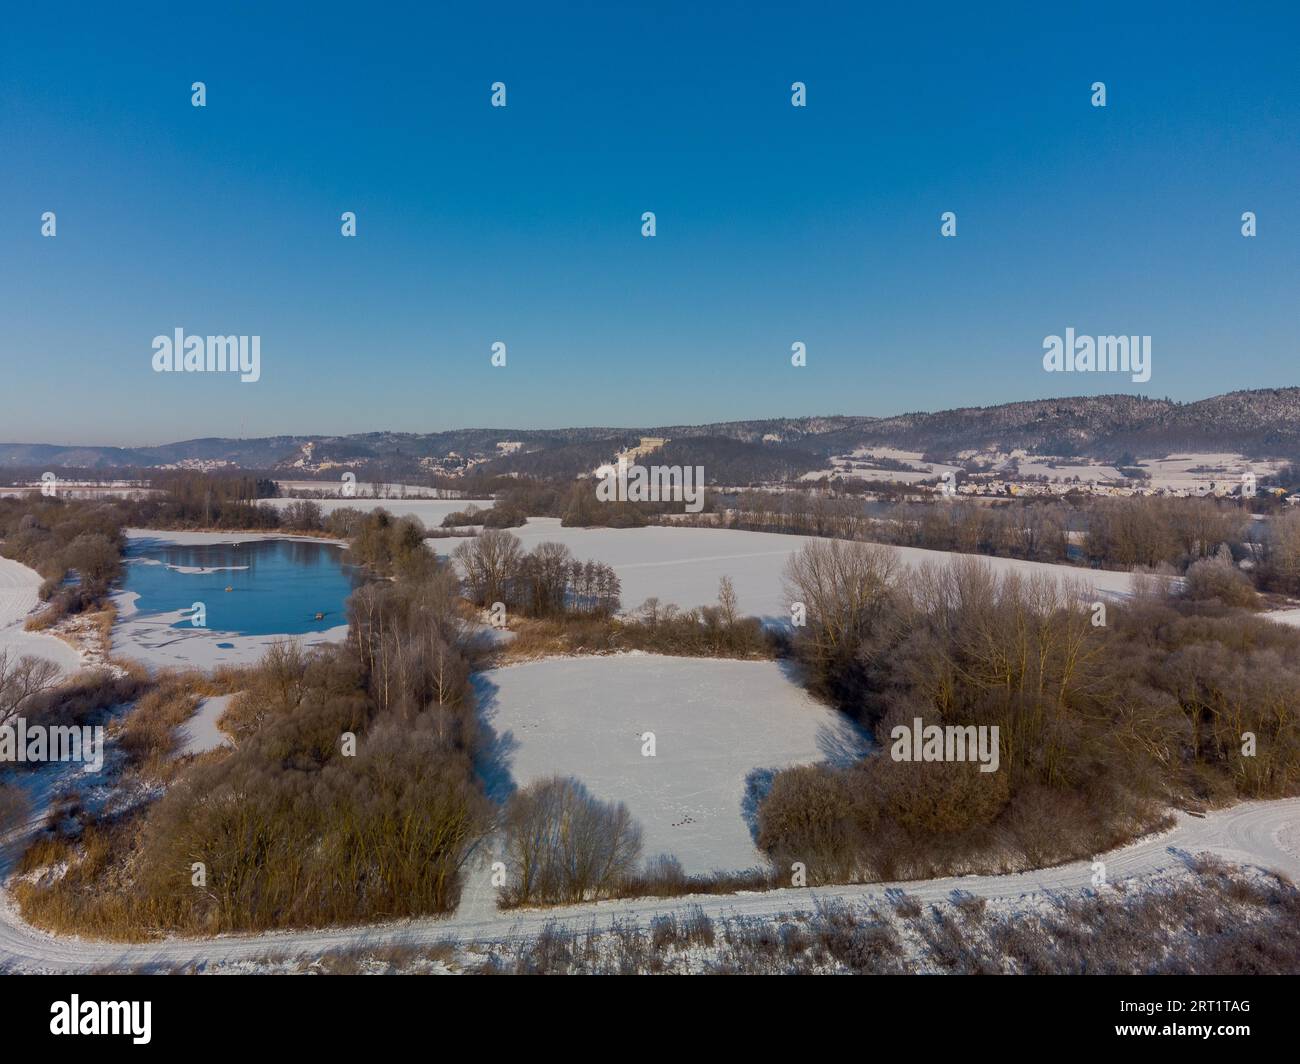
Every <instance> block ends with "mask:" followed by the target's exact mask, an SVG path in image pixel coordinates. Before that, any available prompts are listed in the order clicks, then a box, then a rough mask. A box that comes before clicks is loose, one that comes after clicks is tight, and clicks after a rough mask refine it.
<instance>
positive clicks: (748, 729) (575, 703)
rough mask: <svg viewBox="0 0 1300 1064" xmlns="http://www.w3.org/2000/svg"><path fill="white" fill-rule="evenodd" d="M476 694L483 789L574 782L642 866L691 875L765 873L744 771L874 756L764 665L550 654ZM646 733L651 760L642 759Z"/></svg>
mask: <svg viewBox="0 0 1300 1064" xmlns="http://www.w3.org/2000/svg"><path fill="white" fill-rule="evenodd" d="M476 685H477V687H478V691H479V704H480V711H481V713H482V717H483V720H484V722H485V723H486V724H487V726H488V727H489V728H490V729H491V731H492V732H493V733H494V735H495V742H494V743H493V757H492V760H491V763H490V764H485V765H484V766H483V768H482V771H483V773H484V775H485V778H486V779H487V782H488V788H489V792H490V793H492V794H494V795H495V796H500V797H504V795H505V794H508V793H509V791H510V789H511V787H512V786H514V787H522V786H525V785H526V784H528V783H531V782H532V781H534V780H537V779H544V778H546V777H548V776H554V775H560V776H576V777H577V778H578V779H580V780H581V781H582V782H583V783H584V784H586V786H587V789H588V790H590V791H591V793H592V794H593V795H595V796H596V797H597V798H599V799H601V800H602V801H621V802H625V803H626V804H627V807H628V809H629V810H630V811H631V813H632V815H633V817H635V818H636V819H637V820H638V821H639V822H640V824H641V826H642V828H643V829H644V831H645V854H646V856H653V855H655V854H658V853H670V854H672V855H673V856H674V857H676V858H677V859H678V860H679V861H681V863H682V866H683V867H684V868H685V869H686V871H687V872H688V873H697V872H709V871H713V870H720V871H740V870H743V869H746V868H751V867H754V866H756V865H759V864H761V863H762V857H761V855H760V853H759V851H758V849H757V848H756V847H755V845H754V841H753V838H752V837H751V834H750V829H749V826H748V824H747V821H746V780H747V778H748V777H749V776H750V774H751V773H759V774H761V773H762V772H763V770H770V769H776V768H782V767H785V766H788V765H794V764H803V763H808V762H813V761H824V760H843V759H856V758H858V757H860V756H861V755H862V754H863V753H864V752H865V750H866V748H867V746H868V740H867V739H866V738H865V737H864V736H863V735H862V733H860V732H859V731H858V730H857V729H856V728H854V726H853V725H852V724H851V723H850V722H849V721H848V719H847V718H846V717H844V716H843V714H839V713H835V712H834V711H833V710H831V709H829V708H827V707H826V706H822V705H819V704H818V703H816V702H814V701H813V700H812V699H811V698H809V697H808V695H807V694H806V693H805V692H804V690H803V689H802V688H801V687H799V686H798V684H797V683H796V682H795V680H794V679H792V678H791V677H790V676H789V675H788V674H787V673H786V671H785V670H784V669H783V667H782V666H781V665H780V664H778V663H776V662H771V661H726V660H716V659H710V658H670V657H661V656H659V655H654V654H620V655H617V656H614V657H588V658H551V659H548V660H544V661H535V662H529V663H526V664H523V665H512V666H509V667H507V668H502V669H493V670H491V671H489V672H486V673H482V674H480V675H479V676H478V677H476ZM647 732H650V733H653V736H654V743H655V755H654V756H653V757H646V756H644V755H643V753H642V749H643V745H644V742H645V740H644V739H643V738H642V736H643V735H645V733H647ZM755 778H756V780H757V778H758V777H757V776H756V777H755Z"/></svg>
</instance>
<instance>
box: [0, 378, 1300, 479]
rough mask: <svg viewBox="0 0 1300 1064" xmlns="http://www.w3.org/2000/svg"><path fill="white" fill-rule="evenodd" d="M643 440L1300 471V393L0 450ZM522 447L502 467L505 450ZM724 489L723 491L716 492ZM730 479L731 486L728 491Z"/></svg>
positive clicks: (507, 469) (371, 460) (12, 454)
mask: <svg viewBox="0 0 1300 1064" xmlns="http://www.w3.org/2000/svg"><path fill="white" fill-rule="evenodd" d="M640 436H662V437H666V438H668V439H669V440H670V441H672V445H670V448H669V450H668V451H667V452H666V457H671V459H672V460H673V461H679V462H680V461H691V462H699V461H709V460H710V459H712V460H713V461H714V462H716V463H719V464H723V465H725V466H727V467H730V468H734V469H735V470H736V472H737V475H739V474H740V473H741V472H744V471H751V472H755V473H757V474H758V475H759V477H760V478H762V477H764V476H767V475H768V474H770V475H771V476H772V477H785V476H792V475H798V473H799V472H800V471H806V470H808V469H814V468H820V467H822V466H824V460H825V459H826V458H827V457H828V456H830V455H832V454H842V453H845V452H847V451H851V450H852V449H853V448H855V447H859V446H879V447H897V448H901V449H904V450H911V451H921V452H926V453H931V454H936V455H937V454H944V455H951V454H954V453H956V452H958V451H964V450H999V451H1010V450H1016V449H1024V450H1027V451H1029V452H1031V453H1039V454H1051V455H1080V456H1088V457H1095V458H1102V459H1107V460H1113V459H1115V458H1117V457H1119V456H1121V455H1126V454H1131V455H1134V456H1136V457H1160V456H1163V455H1166V454H1170V453H1177V452H1189V451H1190V452H1195V451H1232V452H1238V453H1241V454H1245V455H1247V456H1249V457H1254V458H1287V459H1293V460H1294V459H1300V388H1264V389H1254V390H1249V391H1237V392H1229V393H1227V394H1226V395H1217V396H1213V397H1211V398H1208V399H1201V400H1197V401H1195V402H1191V403H1175V402H1172V401H1170V400H1168V399H1152V398H1148V397H1145V396H1134V395H1099V396H1076V397H1067V398H1060V399H1035V400H1030V401H1027V402H1017V403H1003V404H1000V405H998V406H986V407H961V408H958V409H955V410H942V411H937V412H933V413H926V412H915V413H907V414H898V415H895V416H892V417H880V418H876V417H854V416H831V417H794V418H764V419H755V420H750V421H726V422H718V423H714V424H707V425H658V426H648V427H645V428H635V427H627V428H617V427H588V428H570V429H518V428H512V429H486V428H485V429H457V430H452V431H445V432H431V433H401V432H368V433H360V434H356V435H350V436H268V437H262V438H258V439H225V438H219V437H208V438H204V439H195V440H183V441H180V442H177V443H168V444H161V445H159V446H155V447H84V446H83V447H74V446H58V445H54V444H26V443H4V444H0V466H5V467H11V468H12V467H23V468H33V467H43V466H51V467H59V468H76V469H88V470H97V471H107V470H114V469H131V468H159V467H165V466H175V465H178V464H181V463H229V464H230V465H232V466H235V467H239V468H242V469H257V470H272V471H276V472H277V473H280V474H282V475H286V476H288V475H291V474H292V473H293V471H294V470H299V471H300V472H302V473H303V474H304V475H307V476H310V475H311V474H312V473H313V472H315V471H319V470H320V469H322V468H326V469H328V468H333V467H335V466H339V465H346V466H349V467H357V468H365V467H367V466H372V467H375V468H382V469H383V470H385V472H387V473H389V474H392V473H397V472H403V471H413V470H420V469H425V470H427V469H430V468H433V467H435V466H439V465H443V464H445V463H447V462H453V463H454V462H455V461H458V460H469V461H472V462H474V463H476V464H477V465H478V466H479V467H480V468H482V469H483V470H484V471H485V472H502V473H523V474H529V473H533V474H541V475H553V476H560V475H574V474H576V473H578V472H582V471H584V470H589V469H592V468H594V467H595V466H596V465H597V464H599V463H600V462H601V461H605V460H608V459H610V458H612V456H613V455H614V454H615V453H616V452H617V451H618V450H620V449H622V448H624V447H626V446H629V445H631V444H634V443H635V442H636V440H637V439H638V437H640ZM506 441H511V442H517V443H520V444H522V446H521V447H520V448H518V449H517V450H515V451H514V453H510V454H504V453H502V452H501V451H500V450H499V449H498V447H497V444H498V443H501V442H506ZM711 479H712V478H711ZM724 479H725V478H724Z"/></svg>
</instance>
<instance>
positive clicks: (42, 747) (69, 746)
mask: <svg viewBox="0 0 1300 1064" xmlns="http://www.w3.org/2000/svg"><path fill="white" fill-rule="evenodd" d="M53 761H79V762H81V763H82V764H83V766H84V768H83V771H85V772H98V771H99V770H100V769H101V768H103V767H104V728H103V726H102V725H99V724H96V725H94V726H93V727H92V726H90V725H81V726H76V725H67V724H58V725H48V726H47V725H44V724H28V723H27V720H26V718H24V717H18V718H17V719H16V720H15V721H14V722H13V723H5V724H0V764H19V765H21V764H32V765H43V764H48V763H50V762H53Z"/></svg>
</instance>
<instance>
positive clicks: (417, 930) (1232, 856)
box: [0, 798, 1300, 971]
mask: <svg viewBox="0 0 1300 1064" xmlns="http://www.w3.org/2000/svg"><path fill="white" fill-rule="evenodd" d="M1202 852H1209V853H1212V854H1216V855H1218V856H1221V857H1224V858H1226V859H1228V860H1233V861H1238V862H1243V863H1250V864H1258V865H1260V866H1262V867H1265V868H1269V869H1272V870H1274V871H1278V872H1282V873H1285V874H1287V875H1289V876H1291V877H1292V878H1300V798H1291V799H1286V800H1282V801H1275V802H1248V803H1244V804H1242V805H1238V806H1235V807H1233V808H1231V809H1227V810H1223V811H1220V812H1217V813H1211V814H1209V815H1208V816H1205V817H1203V818H1202V817H1192V816H1188V815H1186V814H1178V822H1177V824H1176V826H1175V827H1174V828H1173V829H1171V830H1170V831H1167V832H1164V833H1162V834H1160V835H1156V836H1152V837H1150V838H1147V839H1143V840H1140V841H1138V842H1136V843H1133V844H1132V845H1130V846H1126V847H1124V848H1123V849H1120V850H1116V851H1113V852H1112V853H1109V854H1105V855H1103V856H1102V860H1104V861H1105V862H1106V866H1107V876H1108V880H1109V882H1110V883H1111V884H1114V883H1116V882H1117V881H1120V880H1124V879H1130V878H1132V877H1135V876H1140V875H1147V874H1150V873H1155V872H1159V871H1162V870H1166V869H1175V868H1177V867H1178V866H1179V865H1180V864H1181V863H1182V862H1183V861H1185V860H1186V859H1187V856H1188V855H1189V854H1195V853H1202ZM1091 879H1092V868H1091V863H1090V862H1086V861H1080V862H1076V863H1074V864H1069V865H1063V866H1061V867H1059V868H1048V869H1042V870H1040V871H1036V872H1025V873H1021V874H1019V875H1011V876H964V877H953V878H945V879H934V880H924V881H921V882H915V883H887V884H886V883H882V884H873V885H871V886H867V887H859V886H854V887H829V888H824V889H820V888H819V889H805V890H794V889H791V890H778V891H770V892H766V893H753V894H737V895H729V896H725V897H709V896H702V895H697V896H695V897H689V898H673V899H664V900H656V899H637V900H630V901H613V902H600V903H595V904H588V905H579V906H571V907H567V908H562V909H537V910H525V911H516V912H513V913H501V912H495V911H487V912H485V911H484V910H485V908H486V907H485V906H484V905H483V904H482V898H481V896H480V895H479V893H478V892H474V894H473V901H470V903H469V904H467V906H466V908H467V909H468V910H470V911H468V912H466V913H463V914H462V913H458V914H457V915H455V916H452V917H450V918H448V919H443V920H431V919H425V920H412V921H406V922H403V923H397V924H386V925H381V926H375V927H364V928H340V929H331V930H325V931H301V932H277V933H274V934H266V935H248V936H226V937H220V938H211V939H168V940H165V941H162V942H154V943H146V944H136V945H121V944H116V943H104V942H94V941H86V940H81V939H73V938H56V937H54V936H51V935H47V934H44V933H42V932H40V931H37V930H35V929H33V928H31V927H29V926H28V925H26V924H24V923H23V922H22V920H21V919H20V918H19V916H18V915H17V912H16V911H15V909H14V907H13V905H12V902H11V901H10V899H8V897H7V895H6V896H4V897H3V898H2V899H0V901H2V902H3V904H0V967H5V966H7V967H10V968H12V969H16V970H25V971H68V970H75V971H87V970H91V969H95V968H100V967H105V966H112V967H128V966H137V965H145V966H148V965H162V966H171V965H176V964H190V963H196V964H203V963H204V962H207V961H213V960H223V961H238V960H254V959H257V958H260V957H264V956H266V955H268V954H273V953H277V954H296V953H300V952H302V953H305V952H317V951H323V950H330V949H336V948H346V947H379V946H382V945H386V944H393V943H401V944H406V945H432V944H434V943H438V942H442V941H445V940H446V939H448V938H456V939H459V940H461V941H465V942H470V941H475V940H479V941H503V940H509V939H512V938H524V937H529V936H532V935H535V934H537V932H538V931H540V930H541V929H542V928H543V927H545V926H546V925H547V924H548V923H551V922H553V921H554V922H559V923H561V924H563V925H565V926H568V927H574V928H579V929H585V928H587V927H589V926H592V925H593V924H594V925H596V926H597V927H607V926H609V925H610V924H611V923H612V922H614V921H616V920H619V921H627V920H632V921H635V922H637V923H638V924H640V925H641V926H647V925H648V924H649V922H650V920H651V919H652V918H653V917H654V916H656V915H659V914H661V913H668V912H677V913H681V912H683V911H685V910H687V909H690V908H692V907H694V906H696V905H698V906H699V907H700V908H701V909H703V911H704V912H705V913H706V914H708V915H709V916H712V917H714V918H718V917H726V916H774V915H779V914H785V913H799V912H809V911H812V910H813V909H814V907H815V906H816V905H817V903H818V902H819V901H825V900H831V899H844V900H848V901H863V900H882V899H883V898H884V896H885V892H886V891H887V890H890V889H902V890H905V891H907V892H908V893H909V894H911V895H913V896H914V897H916V898H918V899H919V900H921V901H925V902H930V901H940V900H943V899H947V898H948V897H949V896H950V895H951V894H952V892H953V891H956V890H959V891H962V892H965V893H969V894H973V895H977V896H980V897H986V898H1008V899H1017V898H1026V897H1029V896H1033V895H1044V894H1046V893H1049V892H1053V891H1062V890H1067V891H1068V890H1079V889H1083V888H1087V887H1089V886H1090V885H1091ZM467 901H469V899H467Z"/></svg>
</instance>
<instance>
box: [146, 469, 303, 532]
mask: <svg viewBox="0 0 1300 1064" xmlns="http://www.w3.org/2000/svg"><path fill="white" fill-rule="evenodd" d="M150 486H151V487H153V488H155V489H156V490H158V491H160V492H161V493H162V495H161V497H155V498H153V499H149V500H144V501H142V502H141V503H140V505H139V509H140V513H141V514H142V515H148V517H147V523H148V524H158V525H163V526H165V527H169V528H239V529H260V528H275V527H277V526H278V524H279V521H278V517H277V515H276V513H275V511H274V510H273V509H271V508H270V507H269V506H259V505H257V501H258V500H259V499H270V498H274V497H275V493H276V488H275V481H273V480H269V479H266V478H264V477H256V476H242V475H234V474H229V475H228V474H220V475H214V474H210V473H192V472H176V473H161V474H159V475H157V476H156V477H154V478H153V480H152V481H151V485H150Z"/></svg>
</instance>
